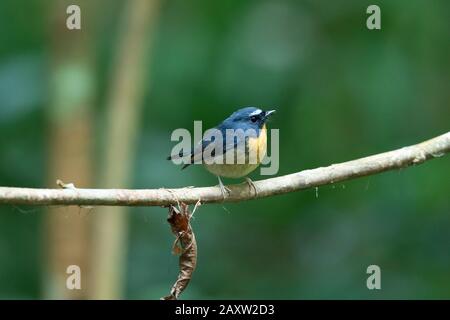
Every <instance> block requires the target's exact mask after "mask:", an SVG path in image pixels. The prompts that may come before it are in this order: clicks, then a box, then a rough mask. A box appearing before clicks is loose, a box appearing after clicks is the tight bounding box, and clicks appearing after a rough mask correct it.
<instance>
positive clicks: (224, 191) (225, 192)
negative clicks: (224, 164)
mask: <svg viewBox="0 0 450 320" xmlns="http://www.w3.org/2000/svg"><path fill="white" fill-rule="evenodd" d="M217 178H218V179H219V188H220V191H222V196H223V199H224V200H225V199H226V198H228V196H229V195H230V193H231V190H230V189H229V188H227V187H226V186H225V185H224V184H223V183H222V179H220V177H219V176H218V177H217Z"/></svg>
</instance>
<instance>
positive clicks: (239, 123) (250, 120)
mask: <svg viewBox="0 0 450 320" xmlns="http://www.w3.org/2000/svg"><path fill="white" fill-rule="evenodd" d="M274 112H275V110H269V111H264V110H261V109H259V108H255V107H246V108H242V109H239V110H237V111H235V112H234V113H233V114H232V115H231V116H229V117H228V118H227V119H226V120H225V121H224V124H225V123H226V124H227V125H228V126H230V127H233V128H241V129H244V130H246V129H261V128H262V127H263V126H264V124H265V123H266V122H267V120H268V119H269V117H270V116H271V115H272V114H273V113H274Z"/></svg>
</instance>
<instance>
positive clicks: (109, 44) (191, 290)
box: [0, 0, 450, 299]
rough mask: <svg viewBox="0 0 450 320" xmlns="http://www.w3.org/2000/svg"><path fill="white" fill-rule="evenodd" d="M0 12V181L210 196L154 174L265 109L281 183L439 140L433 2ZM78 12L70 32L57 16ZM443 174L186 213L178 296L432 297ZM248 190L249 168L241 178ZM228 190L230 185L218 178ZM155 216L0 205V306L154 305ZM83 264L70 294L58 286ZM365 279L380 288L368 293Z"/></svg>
mask: <svg viewBox="0 0 450 320" xmlns="http://www.w3.org/2000/svg"><path fill="white" fill-rule="evenodd" d="M372 2H373V1H365V0H363V1H361V0H345V1H344V0H339V1H317V0H305V1H288V0H276V1H275V0H273V1H270V0H250V1H238V0H227V1H184V0H178V1H162V0H161V1H156V0H153V1H138V0H132V1H124V0H123V1H120V0H107V1H106V0H95V1H87V0H75V1H70V2H69V1H65V0H64V1H63V0H60V1H58V0H53V1H45V0H2V1H0V185H3V186H18V187H55V181H56V179H62V180H63V181H65V182H73V183H75V185H76V186H78V187H109V188H120V187H129V188H159V187H183V186H189V185H195V186H208V185H215V184H217V180H216V178H215V177H213V176H211V175H210V174H208V173H207V172H206V171H204V170H203V169H202V168H201V167H192V168H189V169H187V170H184V171H180V168H178V167H175V166H174V165H173V164H172V163H170V162H168V161H166V160H165V157H166V155H167V154H168V153H169V152H170V150H171V148H172V146H173V145H174V143H173V142H171V141H170V134H171V132H172V130H174V129H176V128H181V127H184V128H188V129H192V128H193V121H194V120H203V121H204V128H207V127H211V126H214V125H216V124H217V123H218V122H220V121H221V120H222V119H223V118H225V117H226V116H227V115H229V114H230V113H231V112H233V111H234V110H235V109H237V108H238V107H241V106H247V105H254V106H260V107H263V108H265V107H276V108H277V110H278V113H277V114H276V116H275V117H274V118H273V121H272V122H271V123H270V126H271V127H272V128H279V129H280V139H281V145H280V171H279V175H283V174H287V173H291V172H295V171H299V170H302V169H306V168H314V167H319V166H325V165H329V164H331V163H337V162H341V161H346V160H350V159H354V158H358V157H362V156H366V155H370V154H374V153H379V152H383V151H387V150H390V149H395V148H399V147H402V146H405V145H409V144H414V143H416V142H420V141H422V140H426V139H428V138H432V137H433V136H436V135H439V134H442V133H444V132H446V131H448V130H449V120H450V88H449V84H450V72H449V68H450V60H449V57H450V41H449V40H450V22H449V21H450V20H449V14H450V2H449V1H446V0H434V1H425V0H413V1H384V0H379V1H376V4H378V5H379V6H380V7H381V16H382V29H381V30H378V31H369V30H368V29H367V28H366V19H367V17H368V15H367V14H366V8H367V7H368V6H369V5H370V4H373V3H372ZM69 4H77V5H79V6H80V7H81V19H82V20H81V23H82V29H81V30H78V31H77V30H75V31H69V30H67V28H66V26H65V23H66V18H67V16H68V15H67V14H66V8H67V6H68V5H69ZM449 169H450V163H449V159H447V158H445V157H444V158H440V159H437V160H433V161H430V162H427V163H426V164H424V165H421V166H417V167H414V168H410V169H405V170H399V171H394V172H389V173H385V174H380V175H376V176H371V177H367V178H362V179H358V180H355V181H351V182H345V183H338V184H335V185H331V186H326V187H321V188H319V189H318V190H317V192H316V190H308V191H303V192H298V193H291V194H287V195H282V196H277V197H272V198H267V199H262V200H257V201H250V202H242V203H235V204H224V205H220V204H218V205H204V206H202V207H200V208H199V209H198V210H197V212H196V214H195V220H194V221H193V227H194V230H195V231H196V235H197V241H198V247H199V256H198V268H197V270H196V272H195V274H194V277H193V280H192V282H191V283H190V285H189V287H188V289H187V290H186V292H185V293H184V294H183V296H182V297H183V298H191V299H200V298H203V299H205V298H206V299H218V298H231V299H240V298H246V299H253V298H255V299H257V298H258V299H259V298H263V299H264V298H275V299H311V298H325V299H330V298H343V299H353V298H370V299H378V298H388V299H391V298H405V299H410V298H450V252H449V246H450V201H449V190H450V170H449ZM252 178H253V179H255V180H257V179H259V178H260V177H259V176H258V173H255V174H253V175H252ZM227 182H228V183H231V182H233V181H227ZM166 217H167V210H166V209H163V208H157V207H155V208H154V207H152V208H128V209H126V208H125V209H121V208H77V207H75V208H72V207H70V208H67V207H61V206H60V207H56V208H48V207H22V206H20V207H18V206H1V207H0V298H3V299H12V298H24V299H43V298H127V299H158V298H159V297H161V296H164V295H166V294H167V293H168V291H169V289H170V287H171V285H172V283H173V282H174V280H175V278H176V275H177V272H178V258H177V257H176V256H173V255H172V254H171V246H172V243H173V240H174V239H173V235H172V234H171V233H170V230H169V226H168V225H167V223H166ZM70 264H76V265H79V266H81V268H82V290H79V291H69V290H67V289H66V288H65V280H66V277H67V275H66V273H65V271H66V267H67V266H68V265H70ZM371 264H376V265H379V266H380V267H381V272H382V289H381V290H373V291H370V290H368V289H367V288H366V279H367V277H368V275H367V274H366V268H367V267H368V266H369V265H371Z"/></svg>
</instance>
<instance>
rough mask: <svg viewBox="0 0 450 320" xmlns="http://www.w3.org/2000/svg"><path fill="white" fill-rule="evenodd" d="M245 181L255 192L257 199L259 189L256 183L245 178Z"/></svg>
mask: <svg viewBox="0 0 450 320" xmlns="http://www.w3.org/2000/svg"><path fill="white" fill-rule="evenodd" d="M245 181H246V182H247V184H248V186H249V188H251V189H253V191H255V197H256V196H257V195H258V189H256V185H255V183H254V182H253V181H252V179H250V178H249V177H245Z"/></svg>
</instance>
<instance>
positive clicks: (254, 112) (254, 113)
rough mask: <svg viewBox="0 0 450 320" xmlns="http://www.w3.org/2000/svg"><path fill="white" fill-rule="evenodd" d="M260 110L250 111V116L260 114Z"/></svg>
mask: <svg viewBox="0 0 450 320" xmlns="http://www.w3.org/2000/svg"><path fill="white" fill-rule="evenodd" d="M261 112H262V110H261V109H258V110H255V111H253V112H252V113H250V116H256V115H258V114H260V113H261Z"/></svg>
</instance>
